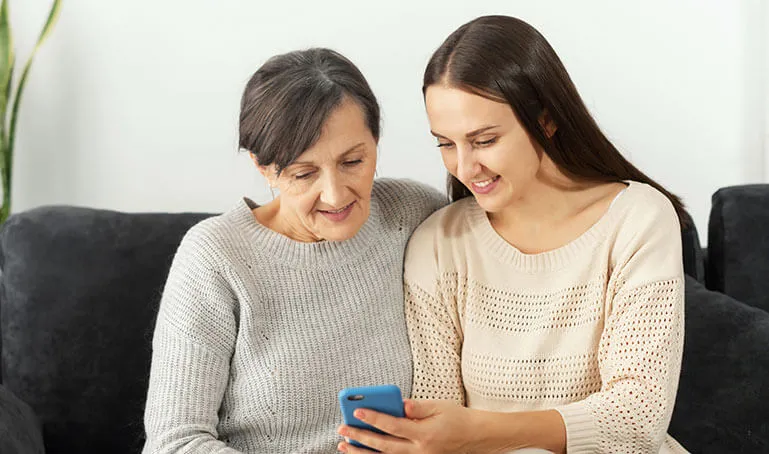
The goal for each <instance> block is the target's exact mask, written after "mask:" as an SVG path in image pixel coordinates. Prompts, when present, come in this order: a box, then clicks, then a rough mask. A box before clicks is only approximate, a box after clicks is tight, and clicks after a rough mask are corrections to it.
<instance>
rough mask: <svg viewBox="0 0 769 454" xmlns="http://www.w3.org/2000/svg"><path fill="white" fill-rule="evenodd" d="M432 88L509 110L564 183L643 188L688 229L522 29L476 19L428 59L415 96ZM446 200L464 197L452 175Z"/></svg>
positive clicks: (679, 208)
mask: <svg viewBox="0 0 769 454" xmlns="http://www.w3.org/2000/svg"><path fill="white" fill-rule="evenodd" d="M438 83H447V84H448V85H450V86H454V87H456V88H460V89H463V90H466V91H468V92H471V93H473V94H476V95H480V96H483V97H485V98H488V99H491V100H494V101H498V102H506V103H507V104H509V105H510V107H511V108H512V109H513V111H514V112H515V114H516V115H517V117H518V120H519V121H520V122H521V124H522V125H523V127H524V128H526V131H527V132H528V134H529V136H531V137H533V138H534V139H535V140H536V141H537V143H538V144H539V145H540V146H541V147H542V149H543V150H544V152H545V153H546V154H547V155H548V156H549V157H550V159H552V160H553V162H554V163H555V164H556V165H557V166H558V168H559V169H561V171H563V172H564V173H565V174H567V175H569V176H570V177H572V178H575V179H580V180H583V181H603V182H620V181H625V180H633V181H639V182H642V183H646V184H649V185H650V186H652V187H654V188H655V189H657V190H658V191H660V192H661V193H663V194H664V195H665V196H667V198H668V199H670V201H671V203H672V204H673V207H674V208H675V210H676V213H677V214H678V218H679V221H680V222H681V224H682V225H686V224H687V223H688V222H689V219H690V217H689V215H688V213H686V210H685V209H684V207H683V204H682V203H681V200H680V199H679V198H678V197H677V196H675V195H673V194H671V193H670V192H668V191H667V190H666V189H665V188H663V187H662V186H661V185H659V184H658V183H656V182H655V181H654V180H652V179H651V178H649V177H648V176H646V175H645V174H644V173H643V172H641V171H640V170H638V169H637V168H636V167H635V166H633V165H632V164H631V163H630V162H628V161H627V159H625V158H624V157H623V156H622V154H621V153H620V152H619V151H618V150H617V148H616V147H615V146H614V145H613V144H612V143H611V142H610V141H609V139H608V138H607V137H606V136H605V135H604V133H603V132H602V131H601V129H600V128H599V127H598V124H597V123H596V122H595V120H594V119H593V117H592V116H591V115H590V112H589V111H588V110H587V107H586V106H585V103H584V102H583V101H582V98H581V97H580V95H579V93H578V92H577V89H576V87H575V86H574V83H573V82H572V80H571V78H570V77H569V74H568V73H567V71H566V68H565V67H564V65H563V63H562V62H561V60H560V59H559V58H558V55H556V53H555V51H554V50H553V48H552V47H551V46H550V44H549V43H548V42H547V40H546V39H545V37H544V36H542V35H541V34H540V33H539V32H538V31H537V30H536V29H535V28H534V27H532V26H531V25H529V24H527V23H526V22H524V21H522V20H520V19H516V18H514V17H509V16H483V17H479V18H477V19H475V20H473V21H470V22H468V23H466V24H465V25H463V26H461V27H459V28H458V29H457V30H456V31H455V32H454V33H452V34H451V35H450V36H449V37H448V38H447V39H446V40H445V41H444V42H443V44H441V46H440V47H439V48H438V50H436V51H435V53H434V54H433V56H432V57H431V58H430V61H429V63H428V64H427V68H426V69H425V75H424V83H423V86H422V93H423V94H424V93H425V91H426V90H427V88H428V87H429V86H431V85H434V84H438ZM544 113H546V114H547V116H548V117H549V119H550V120H551V121H553V123H554V124H555V125H556V127H557V130H556V132H555V134H553V135H552V137H549V138H548V136H547V134H546V132H545V130H544V129H543V126H542V124H541V122H540V118H541V116H542V115H543V114H544ZM448 192H449V196H450V197H451V200H458V199H461V198H464V197H468V196H470V195H471V192H470V190H469V189H467V187H465V185H463V184H462V183H461V182H460V181H459V180H457V179H456V178H454V177H453V176H452V175H449V180H448Z"/></svg>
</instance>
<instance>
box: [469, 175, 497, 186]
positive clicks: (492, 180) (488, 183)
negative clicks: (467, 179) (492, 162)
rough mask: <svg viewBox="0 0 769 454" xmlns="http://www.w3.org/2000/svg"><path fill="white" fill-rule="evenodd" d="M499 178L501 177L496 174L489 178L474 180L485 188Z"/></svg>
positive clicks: (475, 183) (474, 183) (477, 184)
mask: <svg viewBox="0 0 769 454" xmlns="http://www.w3.org/2000/svg"><path fill="white" fill-rule="evenodd" d="M498 179H499V175H497V176H495V177H494V178H489V179H488V180H484V181H477V182H473V185H475V186H478V187H479V188H485V187H486V186H488V185H490V184H491V183H493V182H495V181H497V180H498Z"/></svg>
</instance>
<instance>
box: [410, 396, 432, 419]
mask: <svg viewBox="0 0 769 454" xmlns="http://www.w3.org/2000/svg"><path fill="white" fill-rule="evenodd" d="M403 407H404V411H405V412H406V417H407V418H409V419H425V418H429V417H430V416H433V415H435V414H436V413H438V411H437V410H438V408H437V407H438V406H437V405H436V402H435V401H433V400H412V399H407V400H406V401H405V402H404V403H403Z"/></svg>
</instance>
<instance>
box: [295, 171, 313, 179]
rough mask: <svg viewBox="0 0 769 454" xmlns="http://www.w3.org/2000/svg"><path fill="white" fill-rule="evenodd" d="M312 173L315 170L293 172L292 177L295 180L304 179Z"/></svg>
mask: <svg viewBox="0 0 769 454" xmlns="http://www.w3.org/2000/svg"><path fill="white" fill-rule="evenodd" d="M314 173H315V172H307V173H297V174H294V179H296V180H306V179H308V178H310V177H311V176H313V174H314Z"/></svg>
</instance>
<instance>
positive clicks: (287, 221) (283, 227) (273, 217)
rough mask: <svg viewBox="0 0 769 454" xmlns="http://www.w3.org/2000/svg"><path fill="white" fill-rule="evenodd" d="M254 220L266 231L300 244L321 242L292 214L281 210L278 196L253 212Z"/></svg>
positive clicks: (284, 209) (286, 210)
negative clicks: (265, 228)
mask: <svg viewBox="0 0 769 454" xmlns="http://www.w3.org/2000/svg"><path fill="white" fill-rule="evenodd" d="M253 212H254V216H255V217H256V220H257V221H259V223H260V224H262V225H263V226H265V227H267V228H268V229H270V230H272V231H274V232H277V233H280V234H281V235H283V236H285V237H288V238H290V239H292V240H294V241H298V242H300V243H317V242H319V241H323V238H318V237H317V236H316V235H315V234H313V233H312V232H311V231H310V230H309V229H307V228H306V227H305V226H303V225H302V223H301V222H299V219H297V217H296V215H295V214H294V213H293V212H289V210H288V209H286V208H282V205H281V203H280V196H278V197H276V198H275V199H274V200H273V201H272V202H270V203H268V204H266V205H262V206H260V207H257V208H255V209H254V210H253Z"/></svg>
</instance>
